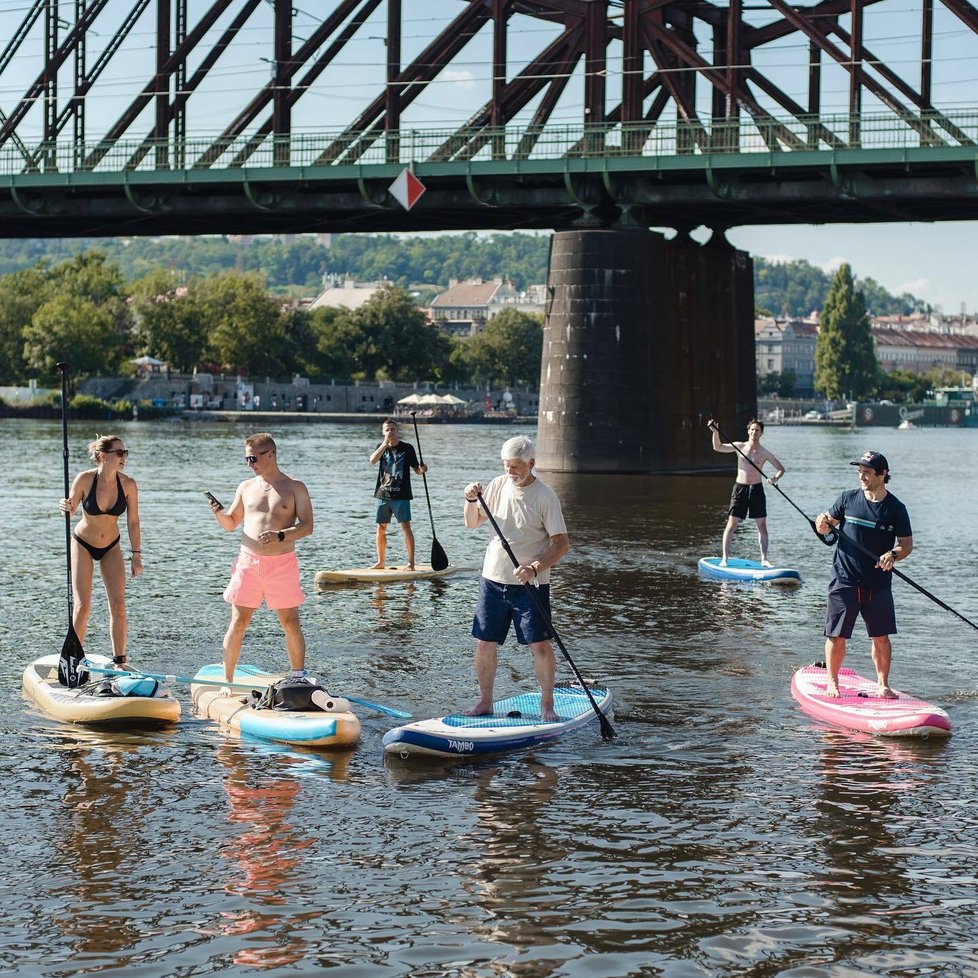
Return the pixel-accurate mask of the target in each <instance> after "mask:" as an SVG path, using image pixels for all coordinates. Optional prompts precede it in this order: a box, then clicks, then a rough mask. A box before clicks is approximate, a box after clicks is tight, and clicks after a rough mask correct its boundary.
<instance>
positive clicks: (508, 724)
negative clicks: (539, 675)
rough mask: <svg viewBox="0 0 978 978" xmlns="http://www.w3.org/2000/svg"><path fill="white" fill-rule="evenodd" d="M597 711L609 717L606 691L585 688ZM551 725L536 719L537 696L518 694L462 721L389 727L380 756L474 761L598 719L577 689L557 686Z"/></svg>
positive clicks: (444, 719)
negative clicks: (554, 718)
mask: <svg viewBox="0 0 978 978" xmlns="http://www.w3.org/2000/svg"><path fill="white" fill-rule="evenodd" d="M589 689H590V691H591V695H592V696H593V697H594V701H595V703H597V705H598V709H599V710H601V712H602V713H604V714H605V716H608V717H610V716H611V715H612V697H611V691H610V690H608V689H605V688H604V687H599V686H591V687H589ZM554 709H555V710H556V711H557V715H558V716H559V717H560V719H559V720H556V721H544V720H542V719H541V718H540V692H539V690H537V691H536V692H533V693H520V694H519V695H518V696H509V697H507V698H506V699H502V700H496V701H495V702H494V703H493V705H492V713H491V714H489V715H487V716H481V717H468V716H463V715H462V714H460V713H453V714H450V715H449V716H444V717H435V718H434V719H431V720H416V721H414V722H413V723H408V724H405V725H404V726H403V727H395V728H394V729H393V730H388V731H387V733H386V734H384V753H385V754H389V755H391V756H393V757H402V758H407V757H411V756H418V755H427V756H429V757H476V756H479V755H482V754H495V753H498V752H500V751H507V750H516V749H517V748H520V747H532V746H533V745H535V744H540V743H544V742H546V741H548V740H554V739H555V738H557V737H559V736H561V734H565V733H567V732H568V731H570V730H577V729H578V728H579V727H583V726H585V725H586V724H589V723H592V722H593V723H597V722H598V716H597V714H596V713H595V712H594V708H593V707H592V706H591V701H590V700H589V699H588V697H587V694H586V693H585V692H584V690H583V689H582V688H581V687H580V686H558V687H556V688H555V689H554Z"/></svg>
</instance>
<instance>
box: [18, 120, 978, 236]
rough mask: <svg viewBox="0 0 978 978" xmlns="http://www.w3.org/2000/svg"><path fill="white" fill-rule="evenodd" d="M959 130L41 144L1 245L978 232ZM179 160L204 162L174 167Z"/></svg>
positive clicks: (438, 134)
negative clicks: (569, 231) (916, 224)
mask: <svg viewBox="0 0 978 978" xmlns="http://www.w3.org/2000/svg"><path fill="white" fill-rule="evenodd" d="M942 118H944V121H946V118H947V117H946V116H945V117H942ZM953 121H954V124H955V126H956V127H957V131H958V133H959V136H958V138H957V141H956V143H949V142H947V137H946V133H943V132H942V139H940V140H938V139H929V138H928V133H929V132H930V129H929V128H928V127H929V126H930V125H931V123H930V122H929V121H928V120H922V121H921V120H918V125H917V127H916V128H907V127H906V124H905V122H903V123H901V122H899V120H897V119H895V118H894V117H893V116H892V115H887V116H878V117H877V116H860V117H859V118H858V119H854V118H852V117H849V116H841V117H840V116H834V117H827V118H820V119H817V120H816V119H810V120H808V121H807V122H806V123H805V124H804V125H801V124H800V123H799V120H798V119H797V118H790V119H789V118H786V119H782V120H773V121H772V124H771V126H770V127H769V128H768V131H767V132H758V131H756V130H751V129H750V128H749V127H748V126H746V125H739V126H738V127H737V128H736V129H735V130H732V129H727V130H725V129H724V128H723V125H717V126H716V127H715V129H714V131H713V132H712V133H711V134H710V141H711V144H712V146H711V148H710V149H709V151H703V150H702V149H701V148H691V147H693V144H692V143H691V142H690V141H689V140H688V139H687V138H685V135H686V134H684V132H683V131H682V127H679V126H671V127H670V126H658V127H653V129H652V130H651V132H650V129H649V127H648V126H643V127H641V129H635V130H634V131H631V130H629V128H628V127H625V126H615V127H612V126H609V127H604V128H597V127H591V128H588V129H587V130H586V131H585V130H584V129H575V128H573V127H556V128H554V129H552V130H550V129H548V130H545V131H544V132H542V133H541V132H533V133H532V134H530V133H528V132H527V131H526V130H525V129H524V130H521V129H519V128H516V127H508V128H507V129H506V130H504V131H500V132H497V133H492V132H488V133H487V132H486V131H485V130H481V131H480V132H479V133H478V136H477V138H476V137H473V139H472V140H471V141H467V140H466V139H465V138H464V136H460V134H459V132H458V131H457V130H455V131H452V132H451V133H447V132H446V131H440V130H430V131H429V130H412V131H406V132H402V133H396V134H388V135H386V136H384V137H382V138H380V139H377V140H376V143H375V144H374V145H372V146H371V147H370V148H369V149H368V150H367V151H366V152H364V148H363V146H358V147H357V148H356V154H355V161H349V162H348V161H346V160H345V159H344V158H343V156H340V157H339V158H337V159H331V160H330V161H328V162H325V161H323V148H324V147H326V146H329V145H330V144H334V143H335V139H336V134H335V133H323V134H310V133H303V134H301V135H293V136H292V137H290V138H289V139H288V141H287V142H285V143H283V141H282V139H281V137H279V138H278V139H277V140H272V139H271V138H270V139H269V140H268V145H267V147H265V146H263V147H262V148H261V150H260V151H259V152H252V153H251V154H250V155H249V158H248V165H247V166H243V165H236V164H235V162H234V160H235V154H236V151H237V150H238V149H239V147H236V146H235V145H234V144H229V145H228V146H227V147H225V150H224V152H223V153H222V154H220V155H218V156H216V157H215V155H214V154H213V153H212V152H211V153H208V154H207V155H205V151H207V150H211V149H212V148H213V145H214V143H213V139H210V138H201V139H200V140H194V141H184V142H182V143H180V144H179V145H177V144H164V145H158V146H156V145H154V146H151V147H149V151H147V146H146V144H145V143H140V144H138V145H137V144H133V145H126V144H125V143H117V144H115V145H114V146H113V147H112V148H111V151H109V152H106V153H104V154H102V153H99V152H98V147H97V146H93V147H92V148H91V149H92V152H91V153H89V152H86V153H82V154H80V153H78V151H77V149H78V148H77V147H76V146H74V145H73V144H71V145H69V144H66V145H65V146H64V147H60V146H55V147H47V148H46V152H45V154H44V159H45V168H44V169H39V170H32V171H30V172H23V170H18V167H19V166H21V167H22V165H23V156H22V155H21V154H15V153H13V152H4V153H3V154H2V155H0V236H2V237H10V238H13V237H73V236H105V235H158V234H195V233H197V234H203V233H250V234H254V233H271V232H279V233H281V232H292V233H299V232H308V231H328V232H336V233H339V232H350V231H371V232H376V231H400V232H407V231H433V230H453V229H476V228H478V229H492V228H495V229H509V228H517V227H518V228H548V229H558V230H559V229H566V228H570V227H617V228H627V227H651V226H659V227H674V228H677V229H680V230H689V229H692V228H695V227H697V226H700V225H705V226H708V227H711V228H715V229H720V230H724V229H726V228H730V227H735V226H741V225H750V224H829V223H873V222H896V221H901V222H902V221H945V220H964V219H975V218H978V112H971V111H969V112H959V113H957V114H956V115H955V117H954V120H953ZM934 126H935V128H936V126H937V123H934ZM853 131H858V132H860V133H861V134H862V137H863V138H862V140H861V143H860V145H858V146H850V145H846V144H843V143H842V142H841V136H839V137H835V136H834V135H833V134H834V133H851V132H853ZM528 135H532V139H530V140H528ZM528 143H532V147H533V148H532V151H531V152H530V153H528V154H526V155H521V154H520V153H519V152H518V150H517V147H521V146H525V145H528ZM392 145H393V146H395V147H396V152H395V153H393V154H392V153H391V147H392ZM698 145H699V147H701V146H702V132H700V133H699V136H698ZM712 147H715V148H712ZM350 156H351V160H352V159H353V158H354V154H353V153H351V154H350ZM391 158H396V159H397V160H398V162H395V163H391V162H389V160H390V159H391ZM86 159H89V160H91V159H94V160H97V162H95V163H94V164H90V165H88V164H86V163H85V162H84V161H85V160H86ZM283 159H287V160H289V161H290V165H281V162H280V161H281V160H283ZM187 160H190V161H194V160H196V161H198V162H191V163H190V164H189V165H182V166H177V165H176V163H177V162H178V161H181V162H182V161H187ZM79 161H81V162H79ZM406 166H410V167H411V168H412V170H413V172H414V174H415V176H417V177H418V178H419V179H420V180H421V181H422V183H423V184H424V185H425V187H426V192H425V194H424V195H423V196H422V198H421V199H420V201H419V202H418V203H417V204H416V205H415V207H414V208H413V209H412V210H410V211H406V210H405V209H404V208H403V207H402V206H401V205H400V204H399V203H398V202H397V201H396V200H395V199H394V198H393V196H392V195H391V194H390V192H389V187H390V185H391V183H392V182H393V180H394V179H395V177H397V175H398V174H399V173H400V172H401V171H402V170H403V169H404V168H405V167H406Z"/></svg>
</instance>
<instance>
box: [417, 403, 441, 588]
mask: <svg viewBox="0 0 978 978" xmlns="http://www.w3.org/2000/svg"><path fill="white" fill-rule="evenodd" d="M415 414H417V412H416V411H412V412H411V421H412V422H413V423H414V440H415V441H416V442H417V443H418V464H419V465H424V457H423V456H422V454H421V435H420V434H419V433H418V422H417V420H416V419H415V417H414V416H415ZM421 478H422V479H423V480H424V498H425V500H427V503H428V519H429V520H430V521H431V569H432V570H436V571H442V570H444V569H445V568H446V567H447V566H448V556H447V555H446V553H445V551H444V550H443V549H442V546H441V544H440V543H439V542H438V539H437V538H436V537H435V518H434V516H432V515H431V497H430V496H429V495H428V477H427V475H425V473H424V472H422V473H421Z"/></svg>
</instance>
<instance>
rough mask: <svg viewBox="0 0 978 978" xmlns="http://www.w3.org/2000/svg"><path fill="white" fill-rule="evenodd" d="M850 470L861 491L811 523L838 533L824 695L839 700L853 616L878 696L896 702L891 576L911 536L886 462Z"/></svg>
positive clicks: (862, 463) (867, 458)
mask: <svg viewBox="0 0 978 978" xmlns="http://www.w3.org/2000/svg"><path fill="white" fill-rule="evenodd" d="M849 464H850V465H858V466H859V486H860V488H859V489H850V490H847V491H846V492H844V493H842V494H841V495H840V496H839V498H838V499H836V501H835V502H834V503H833V504H832V507H831V509H829V511H828V512H826V513H819V514H818V516H816V517H815V529H816V530H817V531H818V532H819V533H821V534H822V535H823V536H824V535H825V534H826V533H828V532H829V530H831V529H832V528H833V527H836V528H838V530H839V543H838V546H837V547H836V550H835V558H834V559H833V561H832V574H833V576H832V580H831V581H829V594H828V604H827V607H826V610H825V670H826V683H825V694H826V695H827V696H832V697H836V696H838V695H839V668H840V667H841V665H842V660H843V659H844V658H845V654H846V641H847V640H848V639H850V638H852V629H853V626H854V625H855V623H856V616H857V615H862V618H863V621H864V622H865V623H866V632H867V634H868V635H869V637H870V638H871V639H872V642H873V664H874V665H875V666H876V679H877V683H878V685H879V695H880V696H881V697H883V698H885V699H894V698H896V693H894V692H893V690H892V689H890V659H891V657H892V654H893V649H892V646H891V645H890V635H895V634H896V630H897V629H896V613H895V611H894V609H893V593H892V590H891V588H890V585H891V584H892V582H893V576H892V574H891V573H890V571H892V570H893V565H894V564H895V563H896V562H897V561H898V560H903V559H905V558H906V557H908V556H909V555H910V551H911V550H913V530H912V528H911V526H910V516H909V514H908V513H907V507H906V506H904V505H903V503H901V502H900V500H899V499H897V497H896V496H894V495H893V494H892V493H891V492H889V491H888V490H887V488H886V483H888V482H889V481H890V466H889V463H888V462H887V460H886V457H885V456H884V455H881V454H880V453H879V452H866V453H865V454H863V455H862V457H861V458H858V459H856V461H854V462H850V463H849ZM894 541H896V543H895V545H894Z"/></svg>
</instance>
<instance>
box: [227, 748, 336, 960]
mask: <svg viewBox="0 0 978 978" xmlns="http://www.w3.org/2000/svg"><path fill="white" fill-rule="evenodd" d="M350 753H351V752H349V751H345V752H342V753H331V754H330V757H329V761H328V762H327V761H323V760H321V759H320V758H319V757H318V755H317V756H316V757H310V758H304V757H303V756H301V755H299V754H293V753H276V754H272V755H271V756H269V755H268V754H267V753H262V754H260V755H256V754H252V753H248V752H246V751H244V750H242V748H241V746H240V745H239V744H236V743H231V742H228V743H225V744H223V745H222V746H221V748H220V749H219V751H218V755H217V757H218V760H219V761H220V763H221V764H222V765H223V766H224V768H225V769H226V771H227V774H226V776H225V778H224V790H225V793H226V794H227V799H228V805H229V808H228V815H227V819H228V822H229V823H231V824H230V827H231V830H232V832H234V831H235V830H238V834H236V835H232V836H231V838H230V841H229V842H228V843H227V844H226V845H225V846H224V847H223V849H222V851H221V855H222V856H224V857H225V858H226V859H227V860H228V861H229V862H230V863H231V867H230V872H229V876H228V882H227V884H226V886H225V890H226V891H227V893H228V894H230V895H233V896H236V897H240V898H241V899H242V900H243V901H247V904H248V905H247V906H245V907H242V908H241V909H239V910H235V911H226V912H223V913H222V914H221V918H222V921H221V932H222V933H224V934H228V935H238V936H241V937H242V938H244V939H245V941H246V943H245V944H244V945H243V946H242V947H241V948H240V949H239V950H238V951H236V952H235V954H234V963H235V964H237V965H246V966H249V967H252V968H278V967H283V966H287V965H291V964H295V963H296V962H298V961H301V960H302V959H303V957H304V956H305V955H306V954H307V952H308V951H309V945H308V943H307V941H306V940H305V938H303V937H301V936H299V935H301V934H302V933H303V932H304V931H305V921H304V920H300V919H299V916H298V915H295V916H292V917H290V916H288V914H287V913H283V912H282V911H281V910H279V909H278V908H281V907H285V906H287V905H289V904H293V905H294V900H293V898H292V892H291V890H292V888H291V887H290V882H292V881H294V880H297V881H299V882H301V881H302V879H303V875H304V871H303V869H302V854H303V852H304V851H305V850H306V849H308V848H309V847H310V846H312V845H313V844H314V842H315V839H314V838H313V836H312V835H310V836H309V837H308V838H301V837H300V836H299V835H298V834H297V832H296V829H295V828H294V827H293V826H292V825H291V824H290V823H289V821H288V817H289V813H290V812H291V811H292V807H293V805H294V804H295V800H296V798H297V796H298V794H299V791H300V788H301V781H300V779H299V778H297V777H296V773H297V768H298V767H299V766H301V765H303V764H308V763H314V762H318V763H321V764H329V765H330V767H331V771H330V776H331V778H332V780H343V779H344V778H345V777H346V772H347V766H348V764H349V758H350ZM276 767H279V768H280V769H281V770H282V772H283V776H281V777H275V776H274V774H270V771H274V769H275V768H276Z"/></svg>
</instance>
